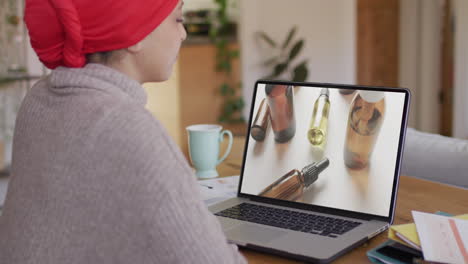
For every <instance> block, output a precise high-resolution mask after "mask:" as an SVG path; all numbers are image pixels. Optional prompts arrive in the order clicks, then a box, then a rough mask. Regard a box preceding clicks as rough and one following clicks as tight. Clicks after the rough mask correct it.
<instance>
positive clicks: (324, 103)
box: [307, 88, 330, 150]
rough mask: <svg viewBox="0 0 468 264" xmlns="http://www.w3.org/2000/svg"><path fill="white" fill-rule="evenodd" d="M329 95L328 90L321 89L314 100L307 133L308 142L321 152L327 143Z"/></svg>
mask: <svg viewBox="0 0 468 264" xmlns="http://www.w3.org/2000/svg"><path fill="white" fill-rule="evenodd" d="M329 94H330V93H329V91H328V88H322V90H321V91H320V96H319V97H318V98H317V100H315V104H314V110H313V112H312V119H311V121H310V126H309V130H308V131H307V138H308V139H309V142H310V143H311V144H312V145H313V146H315V147H319V148H321V149H322V150H323V149H324V147H325V143H326V141H327V130H328V129H327V128H328V114H329V113H330V99H329Z"/></svg>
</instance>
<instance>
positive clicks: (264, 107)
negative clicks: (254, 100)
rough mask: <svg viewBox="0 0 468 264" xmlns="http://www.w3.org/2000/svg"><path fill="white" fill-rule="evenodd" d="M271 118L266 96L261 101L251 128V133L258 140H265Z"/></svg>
mask: <svg viewBox="0 0 468 264" xmlns="http://www.w3.org/2000/svg"><path fill="white" fill-rule="evenodd" d="M269 119H270V110H269V108H268V104H267V103H266V98H264V99H263V100H262V102H261V103H260V107H259V108H258V111H257V114H256V115H255V119H254V122H253V125H252V127H251V128H250V135H251V136H252V138H253V139H255V140H256V141H263V140H264V139H265V135H266V130H267V127H268V120H269Z"/></svg>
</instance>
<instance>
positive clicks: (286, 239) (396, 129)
mask: <svg viewBox="0 0 468 264" xmlns="http://www.w3.org/2000/svg"><path fill="white" fill-rule="evenodd" d="M409 102H410V92H409V90H408V89H403V88H386V87H368V86H352V85H341V84H324V83H296V82H283V81H267V80H260V81H258V82H257V83H256V84H255V89H254V93H253V99H252V104H251V105H252V106H251V111H250V119H249V129H248V136H247V139H246V143H245V149H244V157H243V164H242V169H241V174H240V182H239V189H238V193H237V197H235V198H232V199H229V200H226V201H224V202H221V203H219V204H215V205H212V206H210V207H209V209H210V211H211V212H212V213H214V214H215V215H216V217H217V218H218V220H219V221H220V223H221V226H222V228H223V231H224V232H225V234H226V236H227V238H228V240H229V241H230V242H233V243H235V244H237V245H239V246H240V247H246V248H250V249H253V250H257V251H261V252H266V253H271V254H277V255H280V256H284V257H289V258H293V259H297V260H301V261H308V262H316V263H327V262H330V261H332V260H334V259H336V258H337V257H339V256H340V255H342V254H344V253H345V252H347V251H349V250H351V249H353V248H355V247H357V246H358V245H360V244H362V243H364V242H365V241H367V240H369V239H371V238H372V237H374V236H376V235H377V234H379V233H381V232H383V231H385V230H386V229H387V228H388V227H389V225H391V224H392V222H393V218H394V212H395V203H396V195H397V189H398V179H399V175H400V167H401V159H402V153H403V145H404V139H405V132H406V126H407V118H408V111H409Z"/></svg>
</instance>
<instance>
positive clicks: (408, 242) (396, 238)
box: [367, 212, 468, 264]
mask: <svg viewBox="0 0 468 264" xmlns="http://www.w3.org/2000/svg"><path fill="white" fill-rule="evenodd" d="M436 214H437V215H438V216H436V217H440V216H445V217H447V216H449V217H451V216H452V215H449V214H447V213H443V212H437V213H436ZM413 217H414V219H415V221H416V223H410V224H403V225H393V226H391V227H390V228H389V231H388V238H389V240H388V241H386V242H384V243H383V244H381V245H379V246H378V247H376V248H374V249H372V250H370V251H368V252H367V256H368V257H369V259H370V260H371V261H372V262H374V263H395V264H403V263H425V262H424V260H430V256H431V255H433V254H432V253H433V251H434V243H433V241H431V239H432V240H434V238H438V239H439V240H440V239H443V238H441V237H440V234H437V233H438V232H439V230H432V229H431V228H428V227H429V226H430V224H431V221H432V218H433V214H427V213H421V212H413ZM453 218H456V219H464V220H468V214H464V215H458V216H454V217H453ZM442 219H443V218H442ZM431 233H432V234H431ZM448 239H452V237H449V238H448ZM421 240H423V241H421ZM422 242H423V243H422ZM454 244H456V243H454ZM466 246H467V245H465V247H466ZM454 247H456V249H455V251H456V250H458V249H459V250H460V252H462V253H463V250H464V249H463V247H464V246H463V244H462V245H461V246H460V245H454ZM441 250H442V248H440V247H437V251H441ZM447 250H449V249H447ZM438 254H439V255H440V252H438ZM439 257H440V256H439ZM442 259H443V258H442ZM459 259H460V262H458V261H456V262H452V261H442V262H444V263H468V262H465V261H466V259H465V260H464V258H463V254H461V257H460V258H459ZM443 260H445V259H443Z"/></svg>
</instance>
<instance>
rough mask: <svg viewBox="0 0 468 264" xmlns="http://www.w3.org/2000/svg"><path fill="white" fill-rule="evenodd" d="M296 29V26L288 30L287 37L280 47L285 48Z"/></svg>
mask: <svg viewBox="0 0 468 264" xmlns="http://www.w3.org/2000/svg"><path fill="white" fill-rule="evenodd" d="M296 31H297V26H294V27H292V28H291V29H290V30H289V33H288V37H287V38H286V39H285V40H284V42H283V45H282V46H281V48H282V49H285V48H286V47H287V46H288V45H289V43H290V42H291V39H292V38H293V37H294V35H295V34H296Z"/></svg>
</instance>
